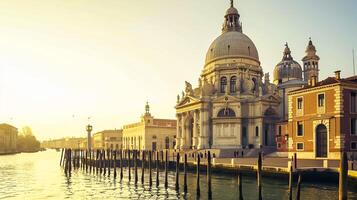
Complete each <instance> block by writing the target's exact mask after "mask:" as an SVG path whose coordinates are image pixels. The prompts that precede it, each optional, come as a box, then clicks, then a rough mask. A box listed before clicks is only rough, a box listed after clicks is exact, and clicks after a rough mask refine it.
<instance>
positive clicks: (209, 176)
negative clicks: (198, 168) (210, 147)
mask: <svg viewBox="0 0 357 200" xmlns="http://www.w3.org/2000/svg"><path fill="white" fill-rule="evenodd" d="M211 179H212V177H211V152H210V151H208V152H207V185H208V199H212V182H211Z"/></svg>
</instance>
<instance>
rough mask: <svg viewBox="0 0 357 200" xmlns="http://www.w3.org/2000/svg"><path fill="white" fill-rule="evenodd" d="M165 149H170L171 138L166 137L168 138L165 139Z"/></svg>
mask: <svg viewBox="0 0 357 200" xmlns="http://www.w3.org/2000/svg"><path fill="white" fill-rule="evenodd" d="M165 148H166V149H169V148H170V139H169V137H166V138H165Z"/></svg>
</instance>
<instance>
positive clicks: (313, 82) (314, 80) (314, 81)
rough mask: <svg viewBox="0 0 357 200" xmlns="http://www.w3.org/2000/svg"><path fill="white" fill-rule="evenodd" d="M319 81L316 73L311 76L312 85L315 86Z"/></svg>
mask: <svg viewBox="0 0 357 200" xmlns="http://www.w3.org/2000/svg"><path fill="white" fill-rule="evenodd" d="M316 82H317V77H316V76H315V75H313V76H311V86H312V87H315V86H316Z"/></svg>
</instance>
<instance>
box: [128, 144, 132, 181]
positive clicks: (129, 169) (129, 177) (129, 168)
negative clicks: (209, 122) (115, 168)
mask: <svg viewBox="0 0 357 200" xmlns="http://www.w3.org/2000/svg"><path fill="white" fill-rule="evenodd" d="M130 154H131V150H128V179H129V182H130V180H131V166H130V165H131V155H130Z"/></svg>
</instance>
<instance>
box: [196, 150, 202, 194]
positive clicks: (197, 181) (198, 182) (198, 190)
mask: <svg viewBox="0 0 357 200" xmlns="http://www.w3.org/2000/svg"><path fill="white" fill-rule="evenodd" d="M200 160H201V156H197V177H196V178H197V179H196V194H197V196H198V197H199V196H200V195H201V189H200Z"/></svg>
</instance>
